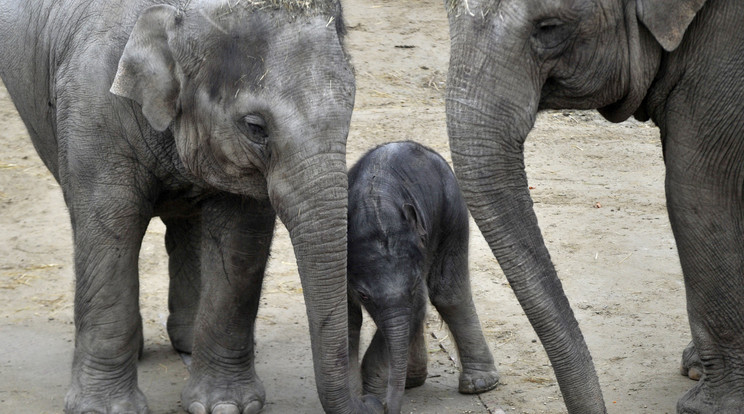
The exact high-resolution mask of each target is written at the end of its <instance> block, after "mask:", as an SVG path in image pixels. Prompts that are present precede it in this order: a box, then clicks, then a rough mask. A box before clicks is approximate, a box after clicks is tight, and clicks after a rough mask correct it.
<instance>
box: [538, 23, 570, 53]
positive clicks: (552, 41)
mask: <svg viewBox="0 0 744 414" xmlns="http://www.w3.org/2000/svg"><path fill="white" fill-rule="evenodd" d="M571 33H572V27H571V25H569V24H566V23H565V22H564V21H562V20H560V19H556V18H549V19H545V20H541V21H539V22H537V23H536V24H535V30H534V32H533V34H532V38H533V39H534V41H535V43H536V46H537V47H538V48H540V49H555V48H557V47H558V46H561V45H562V44H564V42H565V41H566V40H567V39H568V38H569V36H570V35H571Z"/></svg>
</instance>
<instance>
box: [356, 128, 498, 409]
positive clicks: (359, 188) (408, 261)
mask: <svg viewBox="0 0 744 414" xmlns="http://www.w3.org/2000/svg"><path fill="white" fill-rule="evenodd" d="M468 234H469V230H468V211H467V207H466V206H465V201H464V200H463V198H462V194H461V193H460V188H459V187H458V185H457V180H456V178H455V175H454V174H453V173H452V170H451V169H450V167H449V165H447V162H446V161H445V160H444V159H443V158H442V157H441V156H439V154H437V153H435V152H434V151H432V150H430V149H428V148H426V147H423V146H422V145H419V144H416V143H413V142H398V143H391V144H386V145H383V146H380V147H377V148H375V149H374V150H372V151H370V152H368V153H367V154H365V156H364V157H362V159H360V160H359V162H358V163H357V164H356V165H354V167H353V168H352V169H351V170H350V171H349V236H348V237H349V263H348V269H349V270H348V277H349V346H350V351H349V352H350V358H351V366H352V371H355V372H358V369H356V370H355V368H358V365H359V363H358V357H359V333H360V328H361V325H362V309H361V306H364V308H365V309H366V310H367V312H369V314H370V316H371V317H372V319H373V320H374V321H375V324H376V325H377V327H378V329H377V332H376V333H375V335H374V337H373V338H372V342H371V343H370V345H369V348H368V349H367V352H366V353H365V355H364V360H363V361H362V382H363V388H364V391H365V392H367V393H371V394H374V395H377V396H378V397H380V398H384V399H385V401H386V403H387V412H390V413H399V412H400V409H401V402H402V398H403V390H404V388H410V387H417V386H419V385H422V384H423V383H424V381H426V375H427V369H426V360H427V350H426V341H425V339H424V318H425V316H426V296H427V292H428V296H429V299H430V300H431V303H432V304H433V305H434V307H436V309H437V311H439V313H440V315H441V316H442V319H443V320H444V321H445V322H446V323H447V325H448V327H449V329H450V331H451V332H452V336H453V338H454V340H455V343H456V344H457V349H458V351H459V354H460V361H461V363H462V373H461V374H460V385H459V389H460V392H462V393H467V394H476V393H480V392H484V391H488V390H490V389H493V388H494V387H496V385H497V384H498V380H499V377H498V374H497V372H496V368H495V367H494V364H493V357H492V356H491V351H490V350H489V349H488V345H487V344H486V340H485V338H484V337H483V332H482V330H481V325H480V321H479V320H478V315H477V314H476V311H475V306H474V305H473V297H472V294H471V292H470V278H469V275H468ZM352 375H354V374H352Z"/></svg>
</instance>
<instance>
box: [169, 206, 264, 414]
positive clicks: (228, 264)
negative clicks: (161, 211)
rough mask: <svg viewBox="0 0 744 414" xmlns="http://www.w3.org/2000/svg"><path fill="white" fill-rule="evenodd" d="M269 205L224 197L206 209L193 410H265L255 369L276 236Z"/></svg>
mask: <svg viewBox="0 0 744 414" xmlns="http://www.w3.org/2000/svg"><path fill="white" fill-rule="evenodd" d="M274 219H275V214H274V210H273V209H272V208H271V206H270V204H269V203H268V202H263V201H256V200H252V199H246V198H240V197H238V196H232V195H227V194H220V195H217V196H215V197H214V198H212V199H210V200H207V201H204V202H203V206H202V237H201V254H200V256H201V276H202V278H203V283H202V294H201V299H200V302H199V309H198V312H197V316H196V321H195V324H194V348H193V354H192V356H193V362H192V365H191V377H190V378H189V381H188V383H187V384H186V386H185V387H184V389H183V391H182V393H181V403H182V405H183V407H184V408H186V409H187V410H188V411H189V412H191V413H209V412H214V413H223V412H224V413H228V412H229V413H232V412H236V413H238V412H239V413H243V414H248V413H256V412H259V411H260V410H261V409H262V408H263V405H264V400H265V392H264V388H263V384H262V383H261V381H260V379H259V378H258V376H257V375H256V372H255V367H254V327H255V319H256V313H257V312H258V304H259V298H260V294H261V284H262V282H263V276H264V271H265V269H266V262H267V260H268V256H269V250H270V247H271V239H272V236H273V232H274Z"/></svg>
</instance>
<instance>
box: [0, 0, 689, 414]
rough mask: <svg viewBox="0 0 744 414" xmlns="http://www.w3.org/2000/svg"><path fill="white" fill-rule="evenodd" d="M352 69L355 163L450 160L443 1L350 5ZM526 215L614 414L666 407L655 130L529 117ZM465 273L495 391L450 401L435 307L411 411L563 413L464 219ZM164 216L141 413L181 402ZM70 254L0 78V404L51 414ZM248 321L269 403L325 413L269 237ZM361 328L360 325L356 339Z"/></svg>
mask: <svg viewBox="0 0 744 414" xmlns="http://www.w3.org/2000/svg"><path fill="white" fill-rule="evenodd" d="M343 3H344V6H345V12H346V19H347V25H348V26H349V36H348V40H347V46H348V49H349V51H350V53H351V55H352V58H353V63H354V65H355V67H356V75H357V98H356V109H355V112H354V117H353V120H352V126H351V133H350V136H349V141H348V154H349V155H348V158H349V162H350V164H351V163H352V162H354V161H355V160H356V159H358V158H359V157H360V156H361V154H363V152H364V151H366V150H367V149H370V148H372V147H374V146H376V145H377V144H380V143H383V142H387V141H395V140H402V139H411V140H416V141H419V142H421V143H423V144H425V145H428V146H430V147H432V148H434V149H435V150H437V151H439V152H440V153H442V155H444V156H445V158H447V159H449V156H450V154H449V148H448V142H447V136H446V129H445V114H444V101H443V89H444V87H445V80H446V71H447V60H448V33H447V30H448V28H447V20H446V15H445V12H444V7H443V5H442V1H441V0H415V1H403V0H344V1H343ZM526 161H527V164H528V166H527V170H528V175H529V183H530V187H532V194H533V197H534V200H535V209H536V211H537V215H538V217H539V220H540V225H541V228H542V230H543V234H544V236H545V239H546V242H547V244H548V247H549V249H550V251H551V254H552V257H553V261H554V263H555V265H556V267H557V269H558V274H559V275H560V277H561V280H562V281H563V285H564V288H565V290H566V293H567V295H568V297H569V299H570V301H571V303H572V305H573V308H574V311H575V313H576V315H577V318H578V320H579V322H580V324H581V327H582V330H583V332H584V335H585V337H586V340H587V343H588V345H589V348H590V350H591V352H592V355H593V358H594V361H595V363H596V367H597V372H598V374H599V377H600V381H601V384H602V387H603V391H604V397H605V402H606V404H607V408H608V411H609V412H610V413H671V412H674V407H675V404H676V401H677V398H678V397H679V396H680V395H681V394H682V393H683V392H685V391H686V390H687V389H688V388H689V387H691V386H692V385H693V384H692V382H691V381H690V380H688V379H686V378H685V377H682V376H681V375H679V372H678V369H679V368H678V366H679V360H680V355H681V351H682V349H683V348H684V346H685V345H686V344H687V342H688V341H689V332H688V331H689V328H688V325H687V317H686V313H685V305H684V286H683V282H682V276H681V271H680V266H679V262H678V259H677V256H676V250H675V245H674V240H673V238H672V234H671V229H670V226H669V223H668V220H667V217H666V210H665V205H664V192H663V181H664V170H663V164H662V159H661V146H660V143H659V138H658V130H657V129H656V128H655V127H653V126H652V125H649V124H641V123H638V122H625V123H623V124H619V125H614V124H610V123H608V122H606V121H604V120H602V119H601V117H600V116H599V115H597V114H596V113H595V112H574V111H558V112H549V113H543V114H541V115H540V117H539V119H538V122H537V126H536V128H535V130H534V131H533V133H532V134H531V135H530V136H529V138H528V140H527V144H526ZM471 228H472V233H471V234H472V236H471V239H472V240H471V259H470V269H471V277H472V283H473V290H474V295H475V302H476V305H477V307H478V310H479V313H480V317H481V321H482V324H483V329H484V330H485V333H486V337H487V339H488V342H489V345H490V346H491V349H492V351H493V353H494V357H495V359H496V361H497V364H498V367H499V369H500V372H501V376H502V380H501V385H500V386H499V387H498V388H497V389H495V390H493V391H490V392H488V393H485V394H482V395H480V396H464V395H460V394H458V393H457V390H456V386H457V375H458V374H457V372H458V369H457V364H456V360H457V357H456V351H455V348H454V346H453V344H452V343H451V341H450V340H449V337H448V334H447V331H446V328H445V327H442V325H441V322H440V319H439V318H438V316H437V315H436V313H435V312H434V311H430V316H429V319H428V329H427V338H428V340H429V351H430V353H429V356H430V363H429V366H430V371H429V374H430V378H429V379H428V380H427V383H426V384H425V385H424V386H422V387H420V388H417V389H413V390H409V391H407V392H406V396H405V400H406V403H405V405H404V412H406V413H409V412H411V413H413V412H417V413H501V412H502V411H503V412H505V413H561V412H565V406H564V404H563V401H562V399H561V394H560V391H559V389H558V386H557V384H556V380H555V377H554V375H553V372H552V369H551V368H550V366H549V363H548V360H547V358H546V356H545V352H544V351H543V349H542V347H541V345H540V343H539V342H537V341H536V335H535V333H534V332H533V330H532V328H531V327H530V325H529V323H528V322H527V319H526V317H525V316H524V314H523V312H522V310H521V309H520V307H519V305H518V304H517V301H516V299H515V297H514V295H513V293H512V291H511V290H510V288H509V285H508V283H507V281H506V279H505V278H504V276H503V274H502V273H501V270H500V269H499V266H498V264H497V263H496V260H495V259H494V258H493V256H492V255H491V252H490V251H489V249H488V247H487V245H486V244H485V242H484V240H483V238H482V237H481V235H480V233H479V231H478V229H477V227H476V226H475V225H472V227H471ZM163 237H164V226H163V224H162V223H161V222H160V221H159V220H157V219H156V220H153V222H152V224H151V226H150V228H149V230H148V232H147V236H146V239H145V241H144V244H143V246H142V254H141V260H140V267H141V275H142V281H141V308H142V315H143V317H144V321H145V325H144V329H145V356H144V358H143V360H142V361H141V364H140V368H139V384H140V387H141V389H142V390H143V391H144V392H145V394H146V395H147V397H148V399H149V403H150V408H151V410H152V412H153V413H155V414H159V413H175V412H181V409H180V406H179V396H180V390H181V387H182V386H183V384H184V382H185V380H186V378H187V376H188V372H187V370H186V368H185V367H184V365H183V364H182V362H181V360H180V358H179V357H178V356H177V355H176V354H175V353H174V352H173V351H172V350H171V348H170V346H169V343H168V339H167V335H166V333H165V329H164V322H165V320H166V317H167V305H166V299H167V287H168V277H167V265H166V263H167V260H166V254H165V251H164V247H163ZM71 259H72V246H71V233H70V225H69V220H68V217H67V212H66V209H65V206H64V202H63V200H62V196H61V192H60V190H59V188H58V186H57V185H56V183H55V181H54V179H53V178H52V176H51V175H50V174H49V173H48V172H47V170H46V169H45V168H44V166H43V164H42V163H41V162H40V161H39V159H38V157H37V156H36V154H35V152H34V149H33V147H32V145H31V143H30V141H29V139H28V136H27V134H26V132H25V129H24V127H23V125H22V123H21V122H20V120H19V119H18V117H17V114H16V112H15V109H14V107H13V105H12V103H11V102H10V100H9V97H8V95H7V92H5V89H4V88H0V303H2V304H1V305H0V350H2V352H1V353H0V407H1V408H0V412H17V413H31V412H34V413H51V412H61V410H62V407H63V400H64V395H65V393H66V390H67V387H68V384H69V380H70V379H69V376H70V373H69V368H70V365H71V359H72V350H73V329H74V327H73V322H72V320H73V318H72V292H73V279H74V277H73V269H72V263H71ZM261 302H262V303H261V309H260V312H259V316H258V323H257V325H258V326H257V371H258V374H259V376H260V377H261V378H262V379H263V381H264V384H265V386H266V391H267V405H266V408H265V412H266V413H315V412H320V411H321V408H320V404H319V402H318V399H317V395H316V390H315V384H314V379H313V370H312V360H311V356H310V345H309V336H308V330H307V321H306V319H305V308H304V302H303V297H302V291H301V288H300V281H299V278H298V275H297V270H296V266H295V260H294V257H293V254H292V249H291V246H290V243H289V240H288V237H287V234H286V231H285V229H284V228H283V227H281V226H278V227H277V230H276V238H275V244H274V246H273V252H272V259H271V264H270V268H269V270H268V273H267V277H266V281H265V285H264V292H263V296H262V300H261ZM371 329H372V327H371V326H367V330H366V337H367V338H369V337H370V332H371Z"/></svg>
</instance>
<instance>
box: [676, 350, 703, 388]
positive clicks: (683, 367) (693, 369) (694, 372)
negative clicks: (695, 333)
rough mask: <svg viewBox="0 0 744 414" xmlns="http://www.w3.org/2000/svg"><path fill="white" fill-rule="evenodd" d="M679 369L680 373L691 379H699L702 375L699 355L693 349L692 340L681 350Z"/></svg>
mask: <svg viewBox="0 0 744 414" xmlns="http://www.w3.org/2000/svg"><path fill="white" fill-rule="evenodd" d="M679 370H680V374H682V375H684V376H685V377H688V378H690V379H691V380H695V381H699V380H700V378H701V377H702V376H703V363H702V362H700V355H698V353H697V350H695V343H694V342H692V341H690V343H689V344H688V345H687V347H686V348H685V350H684V351H683V352H682V363H681V364H680V369H679Z"/></svg>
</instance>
